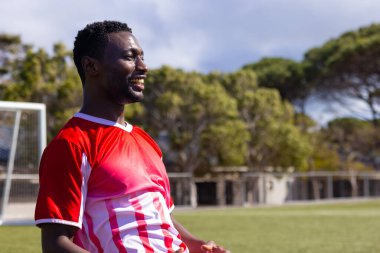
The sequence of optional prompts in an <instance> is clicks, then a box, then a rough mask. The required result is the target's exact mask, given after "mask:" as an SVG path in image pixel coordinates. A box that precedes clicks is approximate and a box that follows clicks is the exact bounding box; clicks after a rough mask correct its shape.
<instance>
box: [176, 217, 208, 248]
mask: <svg viewBox="0 0 380 253" xmlns="http://www.w3.org/2000/svg"><path fill="white" fill-rule="evenodd" d="M172 221H173V224H174V227H175V228H176V229H177V231H178V232H179V234H180V235H181V239H182V241H183V242H184V243H185V244H186V245H187V247H188V248H189V250H190V252H191V253H198V252H202V250H201V247H202V245H204V244H206V242H205V241H203V240H201V239H199V238H197V237H196V236H194V235H193V234H191V233H190V232H189V231H188V230H187V229H186V228H185V227H184V226H182V224H181V223H179V222H177V221H176V220H175V219H174V218H173V217H172Z"/></svg>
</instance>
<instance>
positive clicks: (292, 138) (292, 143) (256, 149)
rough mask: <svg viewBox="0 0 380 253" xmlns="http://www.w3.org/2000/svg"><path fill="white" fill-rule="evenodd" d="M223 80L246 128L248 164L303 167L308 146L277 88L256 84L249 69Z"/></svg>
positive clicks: (259, 168) (301, 168)
mask: <svg viewBox="0 0 380 253" xmlns="http://www.w3.org/2000/svg"><path fill="white" fill-rule="evenodd" d="M223 80H224V83H223V84H224V86H225V87H226V89H227V90H228V91H229V93H230V95H231V96H232V97H234V98H235V99H236V100H237V101H238V110H239V113H240V117H241V118H242V119H243V120H244V122H245V123H246V125H247V127H248V131H249V135H250V138H249V143H248V152H247V156H246V159H247V164H248V165H249V166H250V167H251V168H252V169H254V170H265V169H266V168H268V167H276V168H277V169H278V170H287V169H288V168H289V167H295V168H296V169H297V170H305V168H306V165H307V160H308V156H309V154H310V152H311V148H310V145H309V143H308V141H307V139H305V138H304V137H303V135H302V133H301V131H300V130H299V129H298V128H297V127H296V126H295V125H294V123H293V119H294V114H293V108H292V106H291V105H290V104H289V103H288V102H286V101H282V100H281V98H280V95H279V93H278V91H277V90H275V89H270V88H260V87H258V86H257V79H256V76H255V75H254V74H252V72H250V71H247V70H243V71H238V72H236V73H232V74H229V75H226V76H225V78H224V79H223Z"/></svg>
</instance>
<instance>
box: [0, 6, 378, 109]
mask: <svg viewBox="0 0 380 253" xmlns="http://www.w3.org/2000/svg"><path fill="white" fill-rule="evenodd" d="M0 2H1V11H0V12H1V14H0V33H10V34H18V35H21V38H22V40H23V42H26V43H30V44H33V45H34V46H36V47H43V48H45V49H46V50H48V51H51V50H52V46H53V44H54V43H56V42H63V43H64V44H65V45H66V46H67V47H68V48H70V49H71V48H72V45H73V40H74V38H75V36H76V33H77V31H78V30H80V29H82V28H83V27H84V26H85V25H86V24H88V23H92V22H94V21H102V20H118V21H122V22H126V23H127V24H128V25H129V26H130V27H132V29H133V33H134V35H135V36H136V37H137V39H138V40H139V42H140V44H141V46H142V47H143V49H144V52H145V61H146V63H147V64H148V66H149V67H150V68H158V67H160V66H162V65H164V64H167V65H170V66H173V67H176V68H182V69H184V70H186V71H198V72H202V73H208V72H211V71H221V72H233V71H236V70H237V69H239V68H241V67H242V66H244V65H245V64H249V63H252V62H255V61H258V60H260V59H261V58H263V57H285V58H289V59H293V60H301V59H302V58H303V54H304V53H305V52H306V51H307V50H309V49H311V48H313V47H318V46H321V45H323V43H325V42H326V41H327V40H329V39H331V38H335V37H339V36H340V35H341V34H342V33H344V32H346V31H349V30H355V29H357V28H359V27H363V26H367V25H370V24H372V23H380V15H379V13H380V0H191V1H189V0H171V1H170V0H65V1H58V0H12V1H10V0H0ZM311 107H312V108H314V106H313V105H311ZM318 110H321V108H319V109H318ZM327 110H330V111H331V108H330V109H327Z"/></svg>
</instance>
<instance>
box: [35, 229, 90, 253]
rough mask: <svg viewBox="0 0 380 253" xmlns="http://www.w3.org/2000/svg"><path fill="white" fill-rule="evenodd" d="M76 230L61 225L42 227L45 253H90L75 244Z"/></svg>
mask: <svg viewBox="0 0 380 253" xmlns="http://www.w3.org/2000/svg"><path fill="white" fill-rule="evenodd" d="M75 231H76V228H74V227H70V226H64V225H60V224H43V225H42V226H41V243H42V252H43V253H88V251H86V250H84V249H82V248H81V247H79V246H78V245H76V244H75V243H74V242H73V237H74V234H75Z"/></svg>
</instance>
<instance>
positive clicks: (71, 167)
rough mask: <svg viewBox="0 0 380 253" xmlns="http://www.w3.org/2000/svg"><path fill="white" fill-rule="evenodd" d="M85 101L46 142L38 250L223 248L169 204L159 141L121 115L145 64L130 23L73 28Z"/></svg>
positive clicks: (134, 97) (139, 94)
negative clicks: (198, 233) (191, 228)
mask: <svg viewBox="0 0 380 253" xmlns="http://www.w3.org/2000/svg"><path fill="white" fill-rule="evenodd" d="M73 51H74V62H75V65H76V67H77V69H78V73H79V75H80V78H81V80H82V84H83V105H82V108H81V109H80V111H79V112H78V113H76V114H75V115H74V117H73V118H72V119H70V120H69V121H68V122H67V124H66V125H65V126H64V127H63V128H62V129H61V131H60V132H59V133H58V135H57V136H56V137H55V138H54V139H53V141H52V142H51V143H50V144H49V145H48V147H47V148H46V149H45V151H44V154H43V157H42V159H41V164H40V191H39V195H38V200H37V205H36V213H35V219H36V224H37V225H38V226H39V227H40V228H41V237H42V249H43V252H91V253H92V252H105V253H112V252H160V253H161V252H218V253H219V252H220V253H222V252H226V250H224V249H223V248H222V247H220V246H217V245H215V243H213V242H208V243H205V242H204V241H202V240H200V239H197V238H196V237H194V236H193V235H191V234H190V233H189V232H188V231H187V230H186V229H185V228H184V227H183V226H181V224H179V223H178V222H176V221H175V220H174V219H173V218H172V217H171V215H170V213H171V211H172V210H173V208H174V205H173V203H172V201H171V198H170V188H169V181H168V177H167V174H166V171H165V167H164V165H163V163H162V159H161V158H162V157H161V156H162V154H161V151H160V149H159V147H158V146H157V145H156V143H155V142H154V141H153V140H152V139H151V138H150V137H149V136H148V134H146V133H145V132H144V131H143V130H142V129H140V128H138V127H135V126H132V125H130V124H128V123H126V122H125V121H124V106H125V105H126V104H130V103H134V102H139V101H141V100H142V99H143V90H144V79H145V77H146V73H147V71H148V69H147V66H146V65H145V63H144V54H143V50H142V49H141V47H140V45H139V43H138V41H137V40H136V38H135V37H134V36H133V34H132V31H131V29H130V28H129V27H128V26H127V25H126V24H124V23H120V22H115V21H104V22H97V23H93V24H89V25H87V26H86V27H85V28H84V29H83V30H81V31H79V32H78V35H77V37H76V40H75V43H74V50H73Z"/></svg>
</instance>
